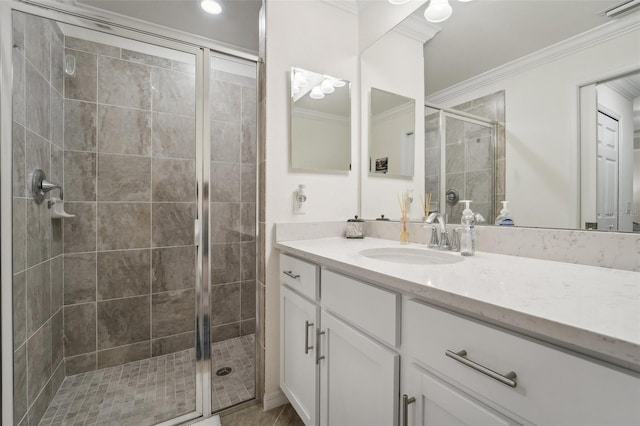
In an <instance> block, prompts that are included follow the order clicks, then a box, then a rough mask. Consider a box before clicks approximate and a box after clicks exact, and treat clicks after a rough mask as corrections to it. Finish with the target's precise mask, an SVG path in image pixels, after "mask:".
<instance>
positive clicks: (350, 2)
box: [322, 0, 358, 16]
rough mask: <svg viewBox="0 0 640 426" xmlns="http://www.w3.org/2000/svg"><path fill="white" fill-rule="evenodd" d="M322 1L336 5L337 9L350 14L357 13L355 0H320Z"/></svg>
mask: <svg viewBox="0 0 640 426" xmlns="http://www.w3.org/2000/svg"><path fill="white" fill-rule="evenodd" d="M322 1H323V2H324V3H327V4H330V5H331V6H334V7H337V8H338V9H340V10H342V11H344V12H347V13H350V14H352V15H356V16H357V15H358V4H357V3H356V2H355V0H322Z"/></svg>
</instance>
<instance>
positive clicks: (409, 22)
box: [392, 15, 442, 44]
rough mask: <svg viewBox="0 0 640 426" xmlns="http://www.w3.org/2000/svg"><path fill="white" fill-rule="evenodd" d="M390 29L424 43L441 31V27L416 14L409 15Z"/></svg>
mask: <svg viewBox="0 0 640 426" xmlns="http://www.w3.org/2000/svg"><path fill="white" fill-rule="evenodd" d="M392 31H394V32H396V33H398V34H402V35H403V36H405V37H409V38H411V39H413V40H417V41H419V42H420V43H421V44H425V43H426V42H428V41H429V40H431V39H432V38H433V37H434V36H435V35H436V34H438V33H439V32H440V31H442V28H441V27H439V26H438V25H434V24H432V23H430V22H428V21H427V20H425V19H422V18H420V17H418V16H414V15H411V16H409V17H408V18H407V19H405V20H404V21H402V22H401V23H399V24H398V25H397V26H396V27H395V28H394V29H393V30H392Z"/></svg>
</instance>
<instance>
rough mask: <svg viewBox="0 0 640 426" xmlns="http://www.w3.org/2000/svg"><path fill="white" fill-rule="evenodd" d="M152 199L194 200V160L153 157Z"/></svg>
mask: <svg viewBox="0 0 640 426" xmlns="http://www.w3.org/2000/svg"><path fill="white" fill-rule="evenodd" d="M152 175H153V183H152V185H153V201H173V202H195V201H196V165H195V160H176V159H167V158H154V159H153V174H152Z"/></svg>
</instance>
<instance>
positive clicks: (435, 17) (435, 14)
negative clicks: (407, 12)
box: [424, 0, 453, 23]
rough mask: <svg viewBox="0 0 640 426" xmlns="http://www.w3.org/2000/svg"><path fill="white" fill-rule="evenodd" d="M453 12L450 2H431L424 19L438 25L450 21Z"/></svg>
mask: <svg viewBox="0 0 640 426" xmlns="http://www.w3.org/2000/svg"><path fill="white" fill-rule="evenodd" d="M452 12H453V9H451V5H450V4H449V1H448V0H431V1H430V2H429V6H428V7H427V8H426V10H425V11H424V18H425V19H426V20H427V21H429V22H433V23H438V22H442V21H446V20H447V19H449V17H450V16H451V13H452Z"/></svg>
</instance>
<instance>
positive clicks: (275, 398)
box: [262, 389, 289, 411]
mask: <svg viewBox="0 0 640 426" xmlns="http://www.w3.org/2000/svg"><path fill="white" fill-rule="evenodd" d="M288 403H289V400H288V399H287V397H286V396H285V394H284V393H283V392H282V391H281V390H280V389H278V390H277V391H273V392H269V393H265V394H264V398H263V399H262V404H263V407H264V411H267V410H271V409H272V408H276V407H280V406H281V405H285V404H288Z"/></svg>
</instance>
